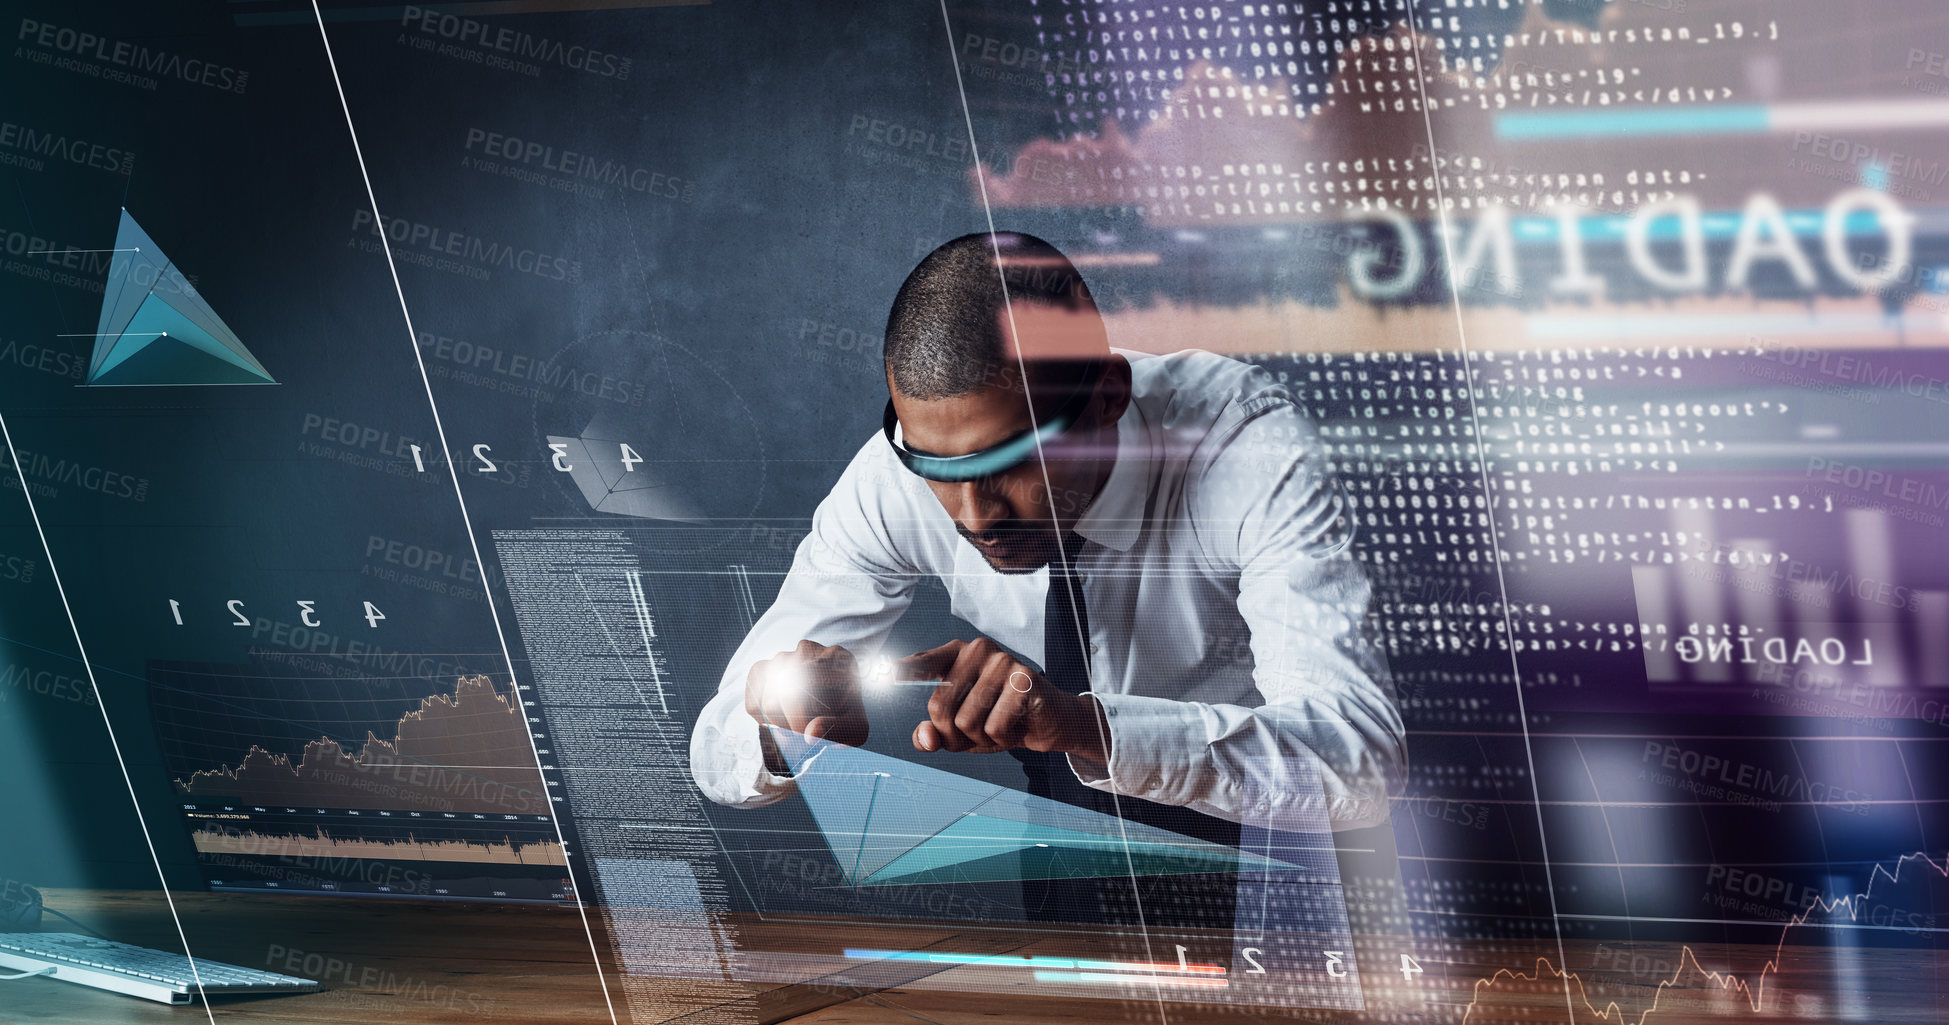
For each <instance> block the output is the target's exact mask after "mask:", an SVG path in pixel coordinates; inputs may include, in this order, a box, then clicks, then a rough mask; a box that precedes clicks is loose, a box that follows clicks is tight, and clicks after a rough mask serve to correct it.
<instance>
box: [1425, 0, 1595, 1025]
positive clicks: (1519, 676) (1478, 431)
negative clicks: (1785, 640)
mask: <svg viewBox="0 0 1949 1025" xmlns="http://www.w3.org/2000/svg"><path fill="white" fill-rule="evenodd" d="M1406 6H1407V9H1408V35H1409V38H1410V39H1411V40H1412V47H1413V49H1412V52H1413V53H1414V54H1415V59H1414V85H1415V89H1416V90H1417V91H1418V92H1419V93H1420V96H1421V123H1422V125H1423V126H1424V127H1425V128H1426V129H1427V133H1428V153H1429V158H1428V164H1429V170H1430V172H1431V173H1432V175H1433V177H1434V184H1435V217H1436V218H1437V219H1438V220H1439V221H1440V235H1441V249H1442V262H1443V265H1444V266H1446V267H1447V268H1448V272H1449V280H1448V294H1449V298H1450V302H1451V304H1452V305H1453V307H1454V310H1455V338H1456V341H1457V342H1459V343H1460V345H1461V348H1462V373H1463V375H1464V376H1465V377H1466V379H1467V381H1468V386H1469V427H1470V429H1471V430H1472V431H1473V432H1474V434H1475V444H1476V446H1477V449H1478V453H1479V458H1477V459H1476V470H1477V471H1478V472H1479V473H1480V475H1481V480H1482V500H1483V501H1484V502H1487V503H1489V555H1490V557H1491V558H1492V559H1494V560H1495V564H1496V590H1497V591H1499V592H1501V594H1502V635H1503V636H1504V637H1514V636H1515V635H1516V626H1515V624H1514V622H1512V621H1511V620H1510V617H1509V583H1508V581H1507V580H1505V579H1504V577H1503V572H1502V542H1501V540H1500V538H1499V536H1498V535H1497V533H1496V516H1495V505H1494V503H1495V491H1494V490H1493V488H1492V487H1491V486H1490V484H1489V443H1488V437H1489V436H1488V435H1487V434H1486V433H1484V432H1483V430H1482V416H1481V414H1480V412H1478V411H1477V409H1476V401H1475V395H1476V390H1475V388H1476V386H1475V361H1474V360H1472V359H1470V358H1469V336H1468V330H1467V328H1466V326H1465V325H1464V324H1463V318H1462V292H1461V282H1459V281H1456V280H1455V245H1454V236H1453V231H1452V228H1453V226H1452V225H1451V224H1450V223H1449V220H1448V204H1447V202H1446V198H1445V197H1444V195H1443V193H1442V186H1441V178H1442V175H1441V168H1440V167H1437V166H1435V158H1434V154H1436V153H1439V152H1441V151H1440V150H1438V149H1436V148H1435V118H1434V108H1433V107H1431V106H1430V105H1429V100H1428V81H1427V77H1426V76H1425V75H1424V74H1423V69H1424V68H1425V67H1426V64H1425V61H1426V59H1427V54H1428V51H1427V50H1426V49H1424V48H1423V47H1422V45H1421V40H1422V35H1421V23H1420V19H1419V18H1418V17H1417V16H1416V15H1415V7H1414V3H1413V2H1412V0H1410V2H1409V3H1407V4H1406ZM1436 59H1437V60H1440V59H1441V58H1440V57H1439V55H1438V56H1437V57H1436ZM1509 672H1510V674H1511V675H1512V676H1513V677H1514V678H1515V681H1514V682H1515V685H1516V721H1517V722H1518V723H1520V724H1521V725H1522V729H1523V757H1524V758H1526V759H1527V760H1528V762H1529V792H1530V796H1531V797H1532V798H1533V799H1534V801H1533V803H1534V805H1535V808H1536V842H1537V844H1538V845H1540V847H1541V849H1542V854H1543V892H1544V893H1545V894H1546V895H1547V896H1548V897H1549V898H1550V928H1551V930H1552V931H1554V932H1555V933H1556V956H1557V963H1558V964H1560V965H1562V966H1563V1007H1564V1011H1565V1012H1566V1013H1567V1014H1568V1015H1569V1017H1568V1018H1567V1019H1566V1021H1567V1022H1569V1023H1571V1025H1574V1023H1575V1022H1576V1020H1577V1009H1576V1007H1575V1005H1574V1004H1572V1003H1571V1000H1570V962H1569V959H1568V956H1567V955H1565V954H1564V952H1563V922H1562V919H1561V917H1560V916H1559V915H1558V914H1557V907H1556V883H1555V881H1554V880H1553V879H1552V878H1551V874H1550V836H1549V831H1548V830H1547V829H1545V828H1544V826H1543V793H1542V791H1541V790H1540V789H1539V788H1538V785H1537V782H1536V752H1535V750H1534V749H1533V748H1532V747H1531V746H1530V741H1529V712H1528V710H1527V709H1526V708H1525V707H1524V702H1523V669H1522V665H1521V663H1520V661H1519V659H1518V657H1517V654H1516V645H1514V644H1511V645H1510V646H1509Z"/></svg>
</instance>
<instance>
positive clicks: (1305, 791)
mask: <svg viewBox="0 0 1949 1025" xmlns="http://www.w3.org/2000/svg"><path fill="white" fill-rule="evenodd" d="M886 365H887V378H888V386H889V391H890V392H891V401H890V403H889V405H888V410H887V414H886V420H885V428H886V429H885V431H884V432H882V434H878V435H876V436H874V437H872V438H870V439H868V440H867V442H866V444H865V445H863V446H862V447H861V448H860V450H859V452H858V453H857V454H856V455H855V456H854V457H853V460H852V462H851V464H850V465H849V466H848V467H847V468H846V470H845V472H844V473H843V474H842V475H841V476H840V479H839V482H838V483H837V484H836V485H834V487H833V489H832V492H831V494H829V495H828V496H827V497H826V499H825V500H824V501H823V502H821V503H820V504H819V507H818V510H817V512H815V513H814V515H813V522H812V531H811V534H810V535H809V536H808V537H807V538H806V539H805V540H804V542H803V543H802V544H800V546H799V549H798V552H797V554H796V556H795V558H794V560H793V564H792V569H791V572H790V574H789V575H788V576H787V578H786V580H785V583H784V585H783V588H782V589H781V590H780V592H779V595H778V598H777V600H776V601H775V602H774V603H773V604H772V606H771V608H770V610H769V611H767V612H766V613H765V615H764V616H763V617H762V618H761V619H760V620H759V621H758V623H757V625H756V626H755V627H754V628H753V629H752V631H751V633H750V635H749V636H747V637H746V638H745V641H744V643H743V644H742V645H741V646H740V647H739V649H738V651H737V653H736V655H735V656H733V658H732V659H731V664H730V666H729V667H728V668H727V669H726V671H725V674H724V677H723V680H722V682H721V684H720V686H719V690H718V693H717V695H716V697H714V698H713V699H712V700H711V701H710V703H709V704H708V705H707V706H706V707H705V709H704V711H703V713H702V715H701V716H700V717H699V720H698V723H697V726H696V729H695V732H694V733H693V735H692V741H691V766H692V772H693V774H694V775H695V777H696V780H697V784H698V786H699V787H700V788H701V789H702V790H703V792H704V793H705V794H706V795H707V796H709V797H710V798H711V799H712V800H714V801H716V802H718V803H720V804H725V805H731V806H736V807H758V806H762V805H766V804H770V803H772V802H775V801H778V800H781V799H783V798H785V797H787V796H789V795H791V794H792V793H793V792H794V782H793V779H792V772H791V766H790V765H789V764H787V761H786V759H785V758H784V757H783V756H782V755H781V752H780V751H779V749H778V742H777V740H776V739H775V737H774V734H773V731H772V730H771V729H761V728H760V723H765V724H768V725H769V726H772V727H778V728H782V729H785V730H790V731H794V732H796V733H801V734H805V735H807V736H812V737H818V738H823V739H826V740H830V741H835V742H839V743H845V744H860V743H863V742H864V741H865V739H866V735H867V720H866V716H865V713H864V703H863V697H862V692H861V684H862V680H861V677H862V675H866V674H870V673H871V672H873V671H875V670H876V668H877V669H878V670H880V671H886V670H891V671H892V672H894V673H896V674H898V675H899V676H901V677H904V678H907V679H916V680H941V681H944V682H943V683H942V684H941V685H940V686H939V687H938V688H937V689H936V690H935V691H934V693H933V695H932V697H931V698H930V700H929V702H928V718H927V719H926V720H924V721H922V722H920V723H917V724H916V725H915V727H914V730H913V736H912V743H913V746H914V748H915V749H916V750H917V751H919V752H924V753H928V754H934V753H936V752H957V751H976V752H992V751H1003V750H1007V751H1010V752H1011V753H1013V754H1015V755H1016V756H1017V757H1018V758H1020V759H1021V760H1022V761H1023V762H1024V764H1025V765H1026V766H1027V768H1028V773H1029V777H1030V787H1029V789H1030V790H1031V791H1032V792H1036V793H1043V794H1046V795H1048V796H1053V797H1056V798H1057V799H1059V800H1068V801H1072V802H1074V803H1087V802H1088V801H1089V799H1091V798H1102V799H1104V800H1105V801H1106V802H1108V803H1109V804H1110V805H1113V806H1114V810H1115V812H1116V813H1119V814H1123V815H1125V816H1127V817H1133V818H1143V819H1145V820H1147V821H1152V822H1154V823H1156V824H1159V825H1162V826H1164V827H1165V828H1173V829H1177V830H1179V831H1181V832H1189V833H1193V834H1197V835H1204V836H1208V837H1215V838H1223V837H1224V836H1225V827H1227V826H1229V827H1230V837H1231V838H1232V839H1233V842H1236V839H1235V838H1236V835H1237V833H1236V830H1237V826H1236V824H1238V823H1246V824H1261V825H1267V826H1270V827H1273V828H1279V827H1280V823H1282V822H1293V821H1306V820H1310V821H1315V822H1317V821H1320V819H1321V816H1320V815H1319V811H1320V809H1319V807H1318V802H1319V801H1320V800H1321V799H1322V797H1323V798H1324V801H1325V809H1324V813H1325V814H1324V818H1325V819H1326V820H1330V822H1331V824H1332V827H1333V828H1335V829H1348V828H1354V827H1359V826H1368V825H1374V824H1377V823H1380V822H1383V821H1385V820H1386V818H1387V812H1388V806H1387V802H1388V798H1389V796H1390V795H1391V793H1393V792H1394V791H1395V790H1396V789H1397V787H1398V783H1399V781H1400V779H1401V777H1402V775H1403V773H1404V772H1405V753H1404V745H1403V731H1402V724H1401V718H1400V714H1399V712H1398V711H1397V709H1396V708H1395V705H1394V702H1393V699H1392V696H1391V694H1390V685H1389V682H1388V677H1387V670H1386V667H1385V664H1384V661H1383V659H1382V658H1381V656H1380V654H1379V652H1378V651H1377V650H1376V649H1375V648H1374V647H1373V646H1372V645H1371V644H1370V643H1369V642H1368V640H1367V639H1366V638H1365V636H1364V633H1363V622H1364V619H1365V616H1366V612H1367V605H1368V585H1367V581H1366V577H1365V575H1364V574H1363V572H1362V570H1361V568H1360V565H1359V563H1358V562H1356V561H1355V559H1354V558H1353V556H1352V554H1351V552H1350V544H1351V540H1352V536H1353V526H1354V517H1353V513H1352V511H1351V509H1350V508H1349V507H1348V505H1347V502H1346V499H1345V497H1344V495H1343V494H1342V493H1341V491H1340V489H1339V486H1338V485H1337V483H1336V482H1335V481H1334V479H1333V477H1332V475H1331V473H1330V472H1329V470H1328V467H1327V465H1326V459H1325V454H1324V452H1323V449H1322V447H1321V445H1320V443H1319V441H1318V439H1317V436H1316V435H1315V433H1314V430H1313V428H1312V425H1311V423H1310V421H1309V420H1308V418H1307V417H1306V415H1305V413H1304V412H1303V411H1301V410H1300V409H1299V408H1298V407H1297V406H1296V405H1295V404H1294V402H1293V401H1292V399H1291V397H1290V395H1289V394H1288V393H1287V391H1286V390H1285V389H1284V388H1283V387H1282V386H1281V385H1280V384H1279V383H1278V382H1276V381H1275V380H1273V378H1272V377H1271V376H1270V375H1269V374H1267V373H1266V372H1265V371H1264V370H1262V369H1259V368H1256V367H1253V366H1251V365H1249V364H1245V363H1241V362H1238V361H1236V360H1232V359H1228V358H1225V357H1221V356H1216V355H1212V354H1210V353H1203V352H1195V351H1187V352H1180V353H1176V354H1173V355H1169V356H1155V357H1153V356H1141V355H1135V354H1125V353H1119V352H1113V351H1112V350H1111V349H1110V348H1109V346H1108V343H1107V337H1106V335H1105V333H1104V330H1103V325H1102V320H1101V318H1100V316H1099V315H1098V313H1097V311H1096V308H1095V305H1094V303H1093V302H1092V301H1091V300H1090V298H1089V293H1088V289H1087V287H1086V286H1085V285H1084V284H1083V281H1082V278H1081V276H1080V274H1078V273H1077V271H1076V270H1075V268H1074V267H1073V266H1072V265H1071V264H1070V263H1069V261H1068V260H1067V259H1066V258H1064V257H1063V256H1062V254H1061V253H1060V252H1058V251H1057V250H1056V249H1055V248H1054V247H1052V246H1050V245H1049V244H1048V243H1046V242H1043V241H1041V240H1040V239H1036V238H1033V237H1031V236H1026V235H1019V234H1012V233H1004V234H998V235H987V234H981V235H969V236H964V237H963V238H959V239H956V240H954V241H952V242H949V243H947V244H945V245H943V246H941V247H940V248H939V249H937V250H935V251H934V252H933V253H932V254H930V255H929V256H928V257H927V258H926V259H925V260H923V261H922V262H921V264H920V265H919V266H918V267H916V268H915V270H914V271H913V273H912V274H911V275H910V276H909V277H908V279H907V281H906V283H905V284H904V285H902V287H901V289H900V292H899V294H898V296H897V297H896V298H895V300H894V306H893V311H892V314H891V316H890V317H889V321H888V326H887V333H886ZM929 575H931V576H935V577H938V578H939V579H940V580H941V581H942V582H943V583H944V584H945V585H946V587H947V590H948V592H949V595H950V596H951V599H952V607H953V611H954V612H955V614H956V615H958V616H960V617H962V618H963V619H966V620H967V621H968V622H970V623H971V624H973V625H974V627H975V628H976V629H977V630H979V631H980V634H981V635H980V636H977V637H974V638H971V639H968V640H958V641H954V642H952V643H950V644H947V645H944V646H942V647H940V648H936V649H933V650H931V651H925V652H919V653H914V654H909V653H907V652H895V651H884V650H883V645H884V644H885V643H886V641H887V638H888V636H889V633H890V631H891V629H892V627H893V625H894V623H895V621H896V620H898V619H899V618H900V615H901V613H902V612H903V611H904V610H905V609H906V608H907V606H908V604H909V603H910V601H911V598H912V595H913V589H914V585H915V583H916V582H917V581H918V580H920V579H921V578H922V577H924V576H929ZM887 660H891V664H890V665H889V664H888V661H887ZM935 757H941V758H951V756H950V755H935ZM944 767H948V768H951V762H949V763H947V764H946V765H945V766H944ZM1315 780H1317V782H1315ZM1322 791H1323V793H1322ZM1106 795H1114V797H1108V796H1106ZM1116 798H1121V800H1116ZM1133 799H1134V800H1133ZM1309 802H1310V805H1311V810H1310V814H1296V813H1298V812H1301V811H1302V810H1303V809H1302V808H1301V805H1304V804H1308V803H1309ZM1105 810H1112V809H1111V807H1109V806H1106V807H1105ZM1149 812H1155V813H1157V814H1155V815H1152V814H1147V813H1149ZM1214 827H1215V828H1214ZM1288 828H1290V827H1288Z"/></svg>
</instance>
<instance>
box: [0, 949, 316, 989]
mask: <svg viewBox="0 0 1949 1025" xmlns="http://www.w3.org/2000/svg"><path fill="white" fill-rule="evenodd" d="M0 968H11V969H15V970H18V971H26V972H34V971H40V970H42V969H47V968H52V969H54V971H53V973H52V974H53V977H54V978H56V979H60V980H62V981H64V982H74V983H79V984H81V985H83V986H93V987H95V988H96V989H105V990H109V991H111V992H115V993H126V994H128V995H129V996H133V997H142V998H143V999H145V1000H156V1001H160V1002H162V1003H165V1004H187V1003H189V1002H190V1000H191V999H192V998H193V997H195V995H196V986H197V981H198V980H199V979H200V980H201V981H202V984H203V991H204V992H205V993H208V994H209V995H211V996H221V995H225V994H230V993H309V992H312V991H313V990H316V989H318V988H319V987H318V984H317V983H316V982H313V981H312V980H310V979H300V978H297V977H296V976H291V975H278V974H276V973H275V972H260V971H258V970H256V969H254V968H239V967H238V966H236V965H231V964H224V963H223V962H221V961H206V960H204V959H202V958H200V957H199V958H197V959H196V970H195V972H194V973H192V972H191V971H190V959H189V958H187V957H184V956H183V955H181V954H172V953H170V952H169V951H166V950H151V949H149V948H148V947H137V946H133V945H131V944H128V943H116V942H114V941H113V940H98V939H96V938H94V937H93V936H83V935H81V934H80V933H72V932H14V933H0Z"/></svg>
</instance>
